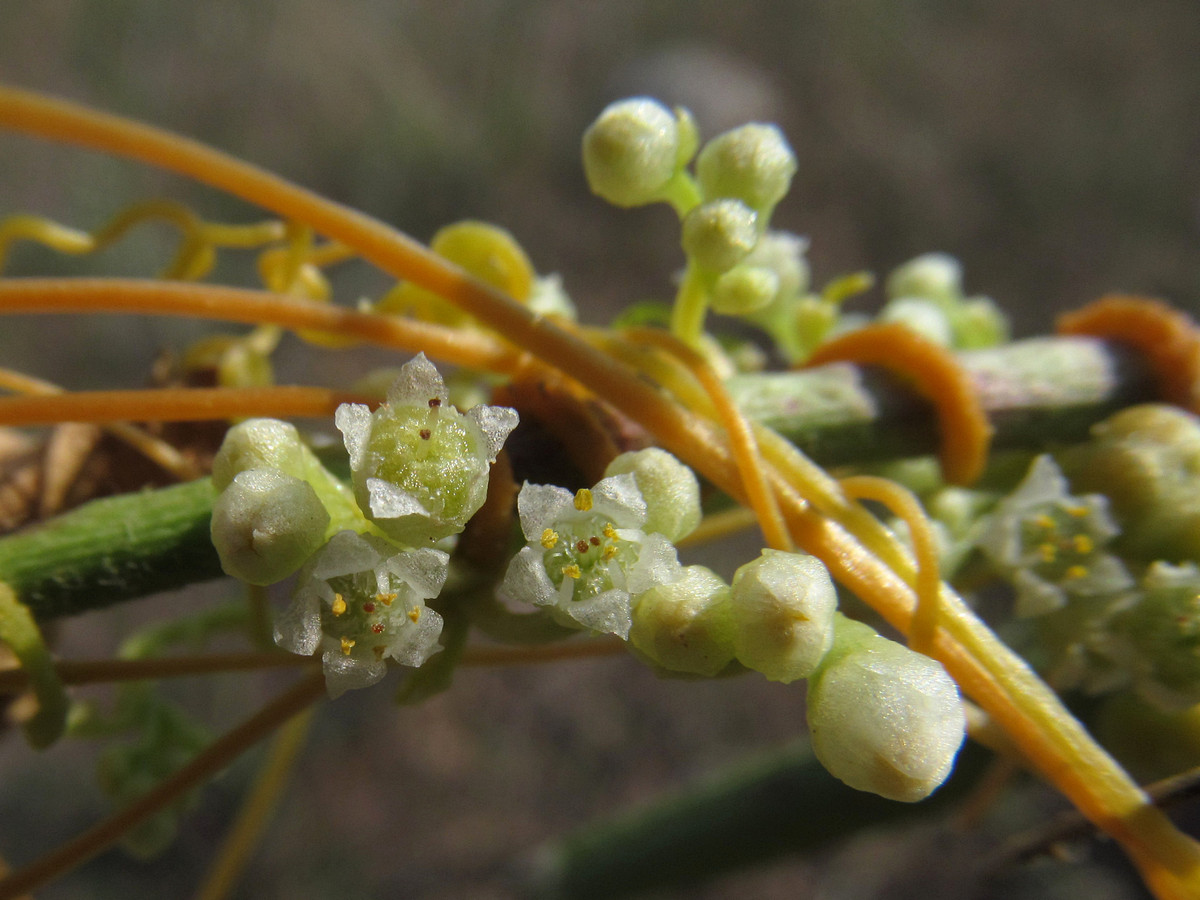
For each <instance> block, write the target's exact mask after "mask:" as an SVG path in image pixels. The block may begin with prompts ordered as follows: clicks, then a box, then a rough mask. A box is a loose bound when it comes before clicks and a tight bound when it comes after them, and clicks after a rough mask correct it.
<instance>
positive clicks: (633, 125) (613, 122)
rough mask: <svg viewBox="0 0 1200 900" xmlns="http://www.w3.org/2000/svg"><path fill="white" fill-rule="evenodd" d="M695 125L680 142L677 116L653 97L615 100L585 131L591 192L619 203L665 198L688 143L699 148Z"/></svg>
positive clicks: (585, 165) (635, 203) (585, 166)
mask: <svg viewBox="0 0 1200 900" xmlns="http://www.w3.org/2000/svg"><path fill="white" fill-rule="evenodd" d="M689 121H690V117H689ZM690 129H691V130H690V131H689V130H688V129H687V128H685V134H684V137H685V138H688V139H687V140H683V141H681V140H680V129H679V121H678V120H677V118H676V117H675V116H674V115H672V113H671V111H670V110H669V109H667V108H666V107H665V106H663V105H662V104H661V103H659V102H658V101H656V100H651V99H649V98H648V97H635V98H633V99H631V100H622V101H619V102H617V103H613V104H611V105H610V106H608V107H607V108H605V110H604V111H603V112H601V113H600V115H599V117H598V118H597V119H596V121H595V122H593V123H592V124H591V125H590V126H588V129H587V131H585V132H584V133H583V170H584V174H586V176H587V181H588V186H589V187H590V188H591V189H592V193H594V194H597V195H598V196H600V197H603V198H604V199H605V200H607V201H608V202H609V203H612V204H613V205H615V206H641V205H643V204H646V203H653V202H654V201H656V200H659V199H661V198H662V196H663V189H664V188H665V186H666V184H667V182H669V181H670V180H671V179H672V178H673V177H674V176H675V174H676V172H678V171H679V170H680V168H681V167H682V163H681V162H680V157H682V156H685V154H686V151H687V150H688V144H689V143H692V146H693V147H694V131H695V126H694V125H691V126H690ZM689 136H691V137H689Z"/></svg>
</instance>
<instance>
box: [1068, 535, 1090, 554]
mask: <svg viewBox="0 0 1200 900" xmlns="http://www.w3.org/2000/svg"><path fill="white" fill-rule="evenodd" d="M1071 543H1072V544H1073V545H1074V546H1075V552H1076V553H1078V554H1079V555H1080V556H1087V554H1089V553H1091V552H1092V551H1093V550H1095V549H1096V545H1095V544H1094V543H1093V542H1092V539H1091V538H1090V537H1088V536H1087V535H1086V534H1077V535H1075V537H1073V538H1072V539H1071Z"/></svg>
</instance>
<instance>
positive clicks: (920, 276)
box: [886, 253, 962, 306]
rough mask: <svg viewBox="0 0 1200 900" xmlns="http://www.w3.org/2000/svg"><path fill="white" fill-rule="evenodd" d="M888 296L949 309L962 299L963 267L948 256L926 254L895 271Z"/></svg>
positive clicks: (887, 286) (888, 281)
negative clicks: (925, 302) (925, 301)
mask: <svg viewBox="0 0 1200 900" xmlns="http://www.w3.org/2000/svg"><path fill="white" fill-rule="evenodd" d="M886 290H887V295H888V296H889V297H891V298H892V299H899V298H900V297H921V298H923V299H925V300H933V301H935V302H937V303H939V304H940V305H942V306H949V305H950V304H952V303H955V302H956V301H958V300H961V299H962V264H961V263H960V262H959V261H958V260H957V259H955V258H954V257H953V256H950V255H949V254H948V253H925V254H922V255H921V256H918V257H916V258H915V259H910V260H909V261H908V262H906V263H904V264H903V265H902V266H898V267H897V268H895V269H894V270H892V274H891V275H889V276H888V279H887V285H886Z"/></svg>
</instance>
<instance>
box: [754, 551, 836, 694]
mask: <svg viewBox="0 0 1200 900" xmlns="http://www.w3.org/2000/svg"><path fill="white" fill-rule="evenodd" d="M836 610H837V591H836V590H835V589H834V587H833V581H832V580H831V579H830V577H829V572H828V571H827V570H826V568H825V566H824V564H823V563H822V562H821V561H820V560H819V559H817V558H816V557H815V556H805V555H803V554H799V553H784V552H781V551H778V550H764V551H763V553H762V556H760V557H759V558H758V559H756V560H753V561H752V562H749V563H746V565H744V566H742V567H741V568H740V569H738V570H737V572H735V573H734V576H733V598H732V606H731V615H732V619H733V646H734V651H735V653H736V654H737V659H738V661H739V662H741V663H742V665H744V666H745V667H746V668H748V669H754V670H755V671H756V672H761V673H762V674H763V675H765V676H766V677H767V678H768V679H769V680H771V681H782V682H784V683H785V684H786V683H788V682H792V681H796V680H797V679H800V678H807V677H808V676H809V675H811V674H812V673H813V671H814V670H815V669H816V668H817V666H818V665H819V664H820V662H821V659H822V658H823V657H824V656H825V653H826V651H828V650H829V647H830V645H831V644H832V643H833V614H834V612H835V611H836Z"/></svg>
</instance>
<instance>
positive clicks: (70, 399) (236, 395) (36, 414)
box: [0, 386, 371, 426]
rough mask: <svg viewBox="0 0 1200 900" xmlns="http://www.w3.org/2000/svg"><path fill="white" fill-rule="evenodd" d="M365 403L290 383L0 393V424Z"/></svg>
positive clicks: (168, 418) (328, 408)
mask: <svg viewBox="0 0 1200 900" xmlns="http://www.w3.org/2000/svg"><path fill="white" fill-rule="evenodd" d="M364 402H371V401H369V400H368V399H366V398H363V397H362V396H360V395H358V394H352V393H349V392H347V391H335V390H330V389H329V388H321V387H295V386H286V387H257V388H161V389H158V390H144V391H76V392H74V393H63V394H54V395H47V396H32V397H29V396H27V397H0V424H3V425H10V426H17V425H53V424H56V423H58V422H127V421H137V422H199V421H204V420H210V419H237V418H244V417H249V416H276V417H290V416H331V415H333V413H334V410H336V409H337V408H338V406H339V405H340V404H342V403H364Z"/></svg>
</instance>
